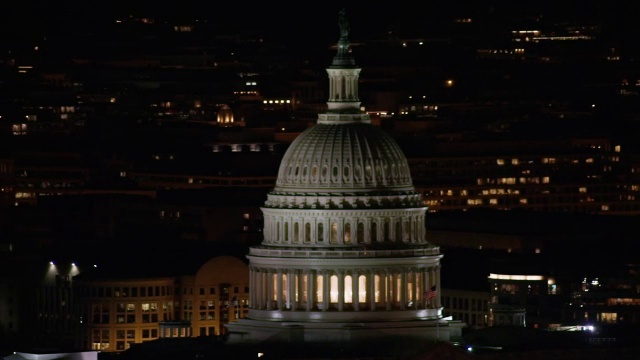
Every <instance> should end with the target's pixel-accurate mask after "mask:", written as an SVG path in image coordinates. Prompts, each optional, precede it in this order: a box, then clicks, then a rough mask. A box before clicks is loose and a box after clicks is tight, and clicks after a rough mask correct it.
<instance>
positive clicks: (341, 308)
mask: <svg viewBox="0 0 640 360" xmlns="http://www.w3.org/2000/svg"><path fill="white" fill-rule="evenodd" d="M338 311H344V270H338Z"/></svg>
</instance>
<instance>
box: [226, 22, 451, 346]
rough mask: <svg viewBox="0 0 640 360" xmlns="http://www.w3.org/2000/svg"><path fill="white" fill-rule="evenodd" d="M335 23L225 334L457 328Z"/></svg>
mask: <svg viewBox="0 0 640 360" xmlns="http://www.w3.org/2000/svg"><path fill="white" fill-rule="evenodd" d="M340 20H341V21H340V28H341V37H340V39H339V42H338V53H337V55H336V56H335V57H334V59H333V63H332V65H331V66H330V67H329V68H328V69H327V73H328V75H329V101H328V102H327V112H326V113H324V114H319V115H318V122H317V124H316V125H315V126H313V127H312V128H310V129H307V130H306V131H304V132H303V133H302V134H300V135H299V137H298V138H296V139H295V140H294V141H293V142H292V144H291V145H290V147H289V148H288V150H287V152H286V153H285V155H284V157H283V160H282V162H281V165H280V168H279V172H278V179H277V182H276V186H275V188H274V189H273V190H272V191H271V192H270V193H269V194H268V196H267V200H266V202H265V204H264V206H263V207H262V212H263V215H264V240H263V241H262V243H261V244H260V245H259V246H256V247H252V248H250V249H249V254H248V255H247V258H248V259H249V271H250V279H249V283H250V300H249V302H250V305H249V313H248V317H247V318H245V319H240V320H239V321H237V322H235V323H230V324H228V326H227V327H228V330H229V333H230V341H248V342H254V343H260V342H265V341H270V339H274V338H279V339H282V338H287V339H290V340H291V341H294V339H295V341H297V342H300V341H303V342H326V341H344V340H347V339H348V340H353V339H356V338H358V339H365V340H368V341H370V340H373V339H375V337H379V336H383V337H388V336H390V335H401V336H413V337H416V338H420V339H434V340H435V339H440V340H444V341H447V340H449V339H450V338H451V337H455V336H458V335H460V328H461V327H460V326H456V325H454V324H453V323H452V322H450V321H445V320H444V319H443V318H442V307H441V305H440V297H439V295H438V294H439V287H440V259H441V258H442V254H441V253H440V249H439V248H438V247H437V246H435V245H433V244H430V243H429V242H428V241H427V240H426V234H425V214H426V212H427V208H426V207H425V206H424V203H423V201H422V198H421V196H420V194H419V193H417V192H416V191H415V189H414V187H413V184H412V180H411V175H410V172H409V166H408V164H407V160H406V158H405V156H404V154H403V152H402V151H401V149H400V147H399V146H398V144H397V143H396V142H395V140H394V139H393V138H392V137H390V136H389V135H387V134H386V133H384V132H383V131H382V130H381V129H379V128H378V127H376V126H374V125H372V124H371V121H370V119H369V116H368V114H366V113H363V112H362V111H361V110H360V101H359V100H358V78H359V74H360V69H359V68H357V67H356V66H355V61H354V59H353V58H352V56H351V52H350V49H349V40H348V33H349V30H348V28H349V27H348V24H347V22H346V19H345V18H344V13H341V17H340Z"/></svg>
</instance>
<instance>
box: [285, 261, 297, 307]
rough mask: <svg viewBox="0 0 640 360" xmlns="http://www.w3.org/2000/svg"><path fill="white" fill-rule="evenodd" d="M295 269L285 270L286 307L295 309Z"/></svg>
mask: <svg viewBox="0 0 640 360" xmlns="http://www.w3.org/2000/svg"><path fill="white" fill-rule="evenodd" d="M295 272H296V270H291V269H290V270H289V271H288V272H287V304H286V308H287V309H289V310H291V311H295V310H296V307H297V306H298V304H297V301H296V273H295Z"/></svg>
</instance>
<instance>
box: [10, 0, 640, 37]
mask: <svg viewBox="0 0 640 360" xmlns="http://www.w3.org/2000/svg"><path fill="white" fill-rule="evenodd" d="M343 7H344V8H346V9H347V16H348V17H349V21H350V23H351V24H352V26H351V28H352V34H353V36H354V37H356V38H365V37H367V36H368V35H369V34H371V35H372V36H373V35H375V34H376V33H380V32H384V31H387V30H388V29H389V28H394V29H396V28H397V29H401V30H406V31H407V32H410V31H416V32H418V31H419V32H425V33H427V35H428V32H437V31H438V29H441V28H443V27H446V25H447V24H450V23H451V20H452V19H454V18H460V17H473V18H474V19H478V20H481V21H483V22H484V23H485V24H487V26H496V25H505V26H512V25H514V24H523V22H525V21H527V19H531V18H533V17H540V16H541V15H542V16H543V17H546V18H549V19H552V18H554V17H555V18H559V19H567V20H572V19H582V20H585V19H595V20H598V21H600V22H606V23H607V24H608V26H611V27H615V28H616V31H619V30H622V31H634V32H635V31H637V28H638V26H637V25H636V23H637V22H636V21H635V19H634V18H633V17H634V15H635V14H637V11H635V9H634V2H633V1H607V2H605V1H600V2H598V1H595V2H594V1H589V2H586V1H536V2H519V1H495V0H494V1H459V0H452V1H430V2H415V1H411V2H409V1H394V2H393V6H392V5H391V4H390V3H388V2H386V3H384V4H366V5H364V6H363V3H357V4H356V3H355V2H353V1H341V2H340V1H322V2H307V3H284V4H283V3H277V2H276V3H270V2H257V3H244V2H228V3H224V2H220V1H196V0H182V1H176V0H163V1H150V0H133V1H128V2H126V3H125V2H123V1H120V2H118V1H115V2H114V1H103V2H97V1H71V0H63V1H33V0H24V1H13V2H9V1H5V2H3V4H2V10H1V11H0V23H1V24H0V26H1V28H0V30H2V35H0V36H2V40H3V41H4V42H12V41H16V40H19V39H21V38H25V37H29V36H37V35H39V34H43V33H46V34H50V35H51V34H56V33H65V32H84V31H96V30H97V29H99V28H100V27H101V26H105V25H108V24H112V23H113V21H114V19H115V18H121V17H126V16H128V15H133V16H144V17H154V18H156V19H158V20H167V21H176V20H185V21H187V20H191V19H201V20H202V21H205V20H206V21H209V22H215V23H216V24H219V26H220V27H221V28H226V29H228V30H231V29H243V30H244V31H253V32H263V33H265V34H266V35H273V36H281V37H283V38H286V37H291V38H294V39H295V38H298V37H300V36H304V37H307V38H308V37H311V38H314V37H317V36H320V35H321V34H331V35H337V34H338V29H337V16H338V11H339V10H340V9H341V8H343ZM238 31H240V30H238Z"/></svg>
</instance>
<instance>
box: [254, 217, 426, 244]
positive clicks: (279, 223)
mask: <svg viewBox="0 0 640 360" xmlns="http://www.w3.org/2000/svg"><path fill="white" fill-rule="evenodd" d="M264 215H265V216H264V220H265V222H264V242H265V243H267V244H269V243H278V244H322V245H327V244H335V245H344V244H356V243H357V244H371V243H376V242H385V241H396V242H411V243H421V242H422V241H423V239H424V236H425V228H424V212H422V213H420V214H418V215H402V216H386V217H384V216H378V217H352V218H332V217H330V216H327V217H315V218H305V217H301V216H299V215H298V216H273V215H269V214H268V213H267V212H265V214H264Z"/></svg>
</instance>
